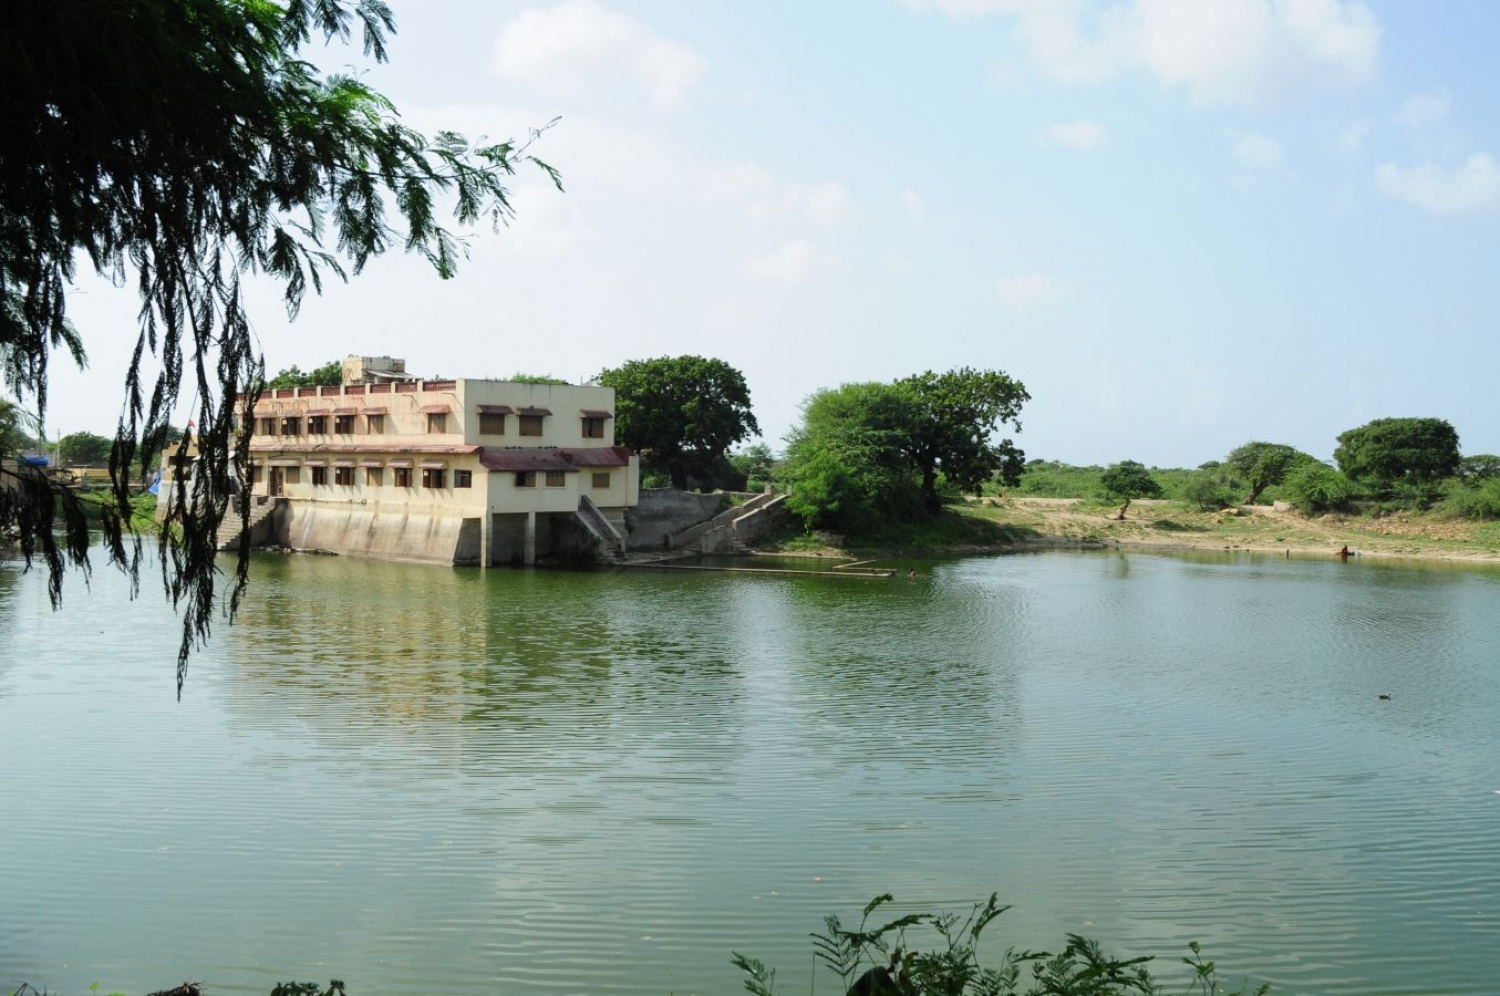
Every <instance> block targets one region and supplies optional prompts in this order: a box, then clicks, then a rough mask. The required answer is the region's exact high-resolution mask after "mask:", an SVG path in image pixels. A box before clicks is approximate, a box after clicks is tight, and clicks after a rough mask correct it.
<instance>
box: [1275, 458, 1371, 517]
mask: <svg viewBox="0 0 1500 996" xmlns="http://www.w3.org/2000/svg"><path fill="white" fill-rule="evenodd" d="M1284 490H1285V492H1286V494H1287V496H1288V497H1289V498H1291V500H1292V501H1294V502H1296V503H1297V507H1298V508H1300V509H1301V510H1302V511H1303V512H1304V513H1307V514H1316V513H1320V512H1331V511H1333V510H1335V509H1340V508H1344V507H1346V506H1348V504H1349V502H1351V501H1353V500H1354V497H1355V494H1356V491H1355V487H1354V482H1353V481H1351V480H1349V478H1347V477H1345V476H1344V475H1343V474H1340V473H1339V472H1338V471H1336V470H1334V469H1333V468H1332V467H1330V466H1328V465H1327V464H1322V463H1307V464H1303V465H1302V466H1301V467H1298V468H1297V469H1296V470H1294V471H1292V472H1291V474H1289V475H1288V476H1287V479H1286V481H1285V484H1284Z"/></svg>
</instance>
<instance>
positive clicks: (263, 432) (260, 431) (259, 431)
mask: <svg viewBox="0 0 1500 996" xmlns="http://www.w3.org/2000/svg"><path fill="white" fill-rule="evenodd" d="M255 432H256V435H260V436H274V435H276V420H275V419H274V418H258V419H256V420H255Z"/></svg>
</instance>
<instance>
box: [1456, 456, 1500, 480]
mask: <svg viewBox="0 0 1500 996" xmlns="http://www.w3.org/2000/svg"><path fill="white" fill-rule="evenodd" d="M1457 477H1458V479H1459V480H1460V481H1463V482H1464V483H1465V484H1474V483H1477V482H1479V481H1488V480H1490V479H1491V478H1494V477H1500V456H1494V455H1493V454H1490V453H1476V454H1475V455H1474V456H1466V457H1464V458H1463V459H1462V460H1460V461H1459V462H1458V473H1457Z"/></svg>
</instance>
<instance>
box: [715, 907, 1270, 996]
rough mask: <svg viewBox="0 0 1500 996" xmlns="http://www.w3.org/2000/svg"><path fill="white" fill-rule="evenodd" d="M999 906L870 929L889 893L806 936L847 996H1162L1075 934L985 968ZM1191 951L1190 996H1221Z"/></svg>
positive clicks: (1144, 974) (761, 976)
mask: <svg viewBox="0 0 1500 996" xmlns="http://www.w3.org/2000/svg"><path fill="white" fill-rule="evenodd" d="M996 898H997V897H996V896H994V895H992V896H990V898H989V901H988V902H985V903H978V904H975V905H974V906H973V908H972V909H970V911H969V912H968V914H967V915H963V916H960V915H958V914H954V913H937V914H932V913H909V914H907V915H905V916H901V917H897V918H896V919H894V920H890V921H888V922H886V923H883V924H881V925H879V926H873V927H872V926H871V925H870V914H871V913H873V912H875V911H876V910H878V909H879V908H880V907H881V906H883V905H885V904H886V903H889V902H891V901H892V897H891V896H890V894H886V895H883V896H877V897H875V899H873V900H872V901H871V902H870V903H869V904H868V905H866V906H865V908H864V912H863V914H862V916H861V918H860V923H859V927H858V928H856V929H854V930H848V929H845V927H844V926H843V924H842V923H841V922H840V921H839V918H838V917H836V916H829V917H827V918H826V919H825V920H824V930H823V932H821V933H814V934H813V935H812V938H813V951H814V953H815V955H816V956H817V959H818V961H819V962H820V963H821V964H822V965H823V966H824V967H825V968H827V969H828V970H830V971H831V972H832V973H833V974H834V975H836V976H837V977H838V978H839V981H840V989H841V990H842V991H843V992H845V993H848V994H849V996H966V994H970V996H1128V994H1139V996H1157V994H1160V993H1162V992H1163V989H1162V988H1161V986H1160V985H1159V984H1158V983H1157V982H1155V981H1154V980H1153V979H1152V978H1151V974H1150V972H1149V970H1148V969H1147V965H1148V964H1149V963H1150V962H1151V961H1152V960H1153V959H1152V958H1150V957H1137V958H1126V959H1120V958H1114V957H1111V956H1110V955H1108V954H1106V953H1105V952H1104V950H1103V949H1102V948H1101V947H1100V945H1099V944H1098V943H1097V942H1096V941H1092V940H1089V939H1088V938H1086V937H1081V936H1079V935H1077V934H1068V935H1067V944H1066V946H1065V947H1064V948H1063V950H1062V951H1060V952H1058V953H1056V954H1052V953H1048V952H1046V951H1016V950H1015V949H1014V948H1011V949H1008V950H1006V951H1005V953H1004V954H1003V955H1001V956H1000V958H999V960H998V962H997V963H996V964H994V965H992V966H987V965H985V964H983V963H982V962H981V960H980V957H979V942H980V937H981V935H982V934H983V932H984V930H985V928H986V927H988V926H989V925H990V923H991V922H992V921H994V919H995V918H996V917H998V916H999V915H1000V914H1002V913H1004V912H1005V911H1006V910H1007V909H1009V907H1007V906H1000V905H997V903H996ZM917 928H921V929H928V930H931V931H932V932H933V933H935V934H936V937H937V941H938V943H937V944H936V945H935V946H934V947H933V948H931V949H930V950H922V949H920V948H918V947H915V946H913V945H912V944H911V943H909V941H908V939H907V931H908V930H913V929H917ZM1189 949H1190V950H1191V952H1192V955H1191V957H1185V958H1183V959H1182V963H1183V964H1184V965H1186V966H1187V967H1188V968H1189V970H1190V971H1191V976H1190V978H1189V981H1188V990H1187V991H1188V993H1197V994H1200V996H1216V994H1218V993H1219V992H1220V983H1219V979H1218V969H1217V967H1216V966H1215V965H1214V963H1213V962H1211V961H1205V960H1204V959H1203V956H1202V953H1201V951H1200V950H1199V947H1198V945H1197V943H1193V944H1190V945H1189ZM731 962H732V963H733V964H734V965H735V966H736V967H737V968H739V969H740V970H741V971H742V972H744V973H745V980H744V983H745V989H746V990H747V991H748V992H751V993H753V994H755V996H776V991H777V990H776V973H775V971H774V970H773V969H770V968H768V967H767V966H766V965H765V964H764V963H762V962H760V961H758V960H756V959H754V958H749V957H747V956H745V955H742V954H740V953H738V952H734V953H733V955H732V957H731ZM1028 975H1029V978H1027V977H1026V976H1028ZM1023 987H1024V988H1023ZM1270 988H1271V987H1270V986H1269V985H1268V984H1262V985H1261V986H1259V987H1258V988H1256V989H1254V990H1249V989H1246V988H1240V989H1237V990H1234V991H1233V992H1227V991H1226V992H1225V993H1224V996H1247V994H1253V996H1265V994H1266V993H1267V992H1269V991H1270Z"/></svg>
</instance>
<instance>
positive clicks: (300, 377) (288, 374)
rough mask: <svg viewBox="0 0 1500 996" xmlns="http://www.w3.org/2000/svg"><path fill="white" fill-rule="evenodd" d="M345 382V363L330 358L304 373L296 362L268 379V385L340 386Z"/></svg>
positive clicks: (278, 386) (276, 386)
mask: <svg viewBox="0 0 1500 996" xmlns="http://www.w3.org/2000/svg"><path fill="white" fill-rule="evenodd" d="M343 382H344V364H342V363H341V362H339V361H338V360H329V361H328V362H327V363H325V364H323V365H322V366H321V367H313V368H312V369H311V370H309V371H307V372H306V373H303V372H302V370H301V368H300V367H298V366H297V365H296V364H295V363H293V364H292V365H291V366H289V367H287V368H286V369H285V370H282V371H279V372H278V373H277V374H276V376H275V377H272V378H271V379H270V380H268V381H266V386H267V387H275V388H280V387H338V386H339V385H340V384H342V383H343Z"/></svg>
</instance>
